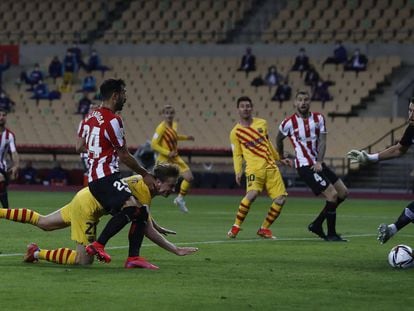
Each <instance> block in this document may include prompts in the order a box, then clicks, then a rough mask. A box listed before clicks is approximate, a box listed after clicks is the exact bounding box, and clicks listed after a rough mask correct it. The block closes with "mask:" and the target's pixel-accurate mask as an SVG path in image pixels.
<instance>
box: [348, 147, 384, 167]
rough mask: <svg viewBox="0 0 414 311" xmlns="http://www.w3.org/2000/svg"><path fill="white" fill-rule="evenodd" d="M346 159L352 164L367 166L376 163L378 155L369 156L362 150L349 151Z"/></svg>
mask: <svg viewBox="0 0 414 311" xmlns="http://www.w3.org/2000/svg"><path fill="white" fill-rule="evenodd" d="M347 157H348V159H349V160H350V162H351V163H352V164H355V163H359V164H367V163H369V162H377V161H378V153H375V154H369V153H367V152H366V151H364V150H362V151H359V150H351V151H349V152H348V154H347Z"/></svg>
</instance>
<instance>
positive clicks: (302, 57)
mask: <svg viewBox="0 0 414 311" xmlns="http://www.w3.org/2000/svg"><path fill="white" fill-rule="evenodd" d="M291 70H292V71H300V75H301V76H302V74H303V72H304V71H308V70H309V57H308V56H307V55H306V51H305V49H304V48H300V49H299V55H298V56H296V58H295V63H294V64H293V66H292V69H291Z"/></svg>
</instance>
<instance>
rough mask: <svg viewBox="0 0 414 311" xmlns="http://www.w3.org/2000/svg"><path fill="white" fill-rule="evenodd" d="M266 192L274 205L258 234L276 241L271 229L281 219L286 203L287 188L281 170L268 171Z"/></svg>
mask: <svg viewBox="0 0 414 311" xmlns="http://www.w3.org/2000/svg"><path fill="white" fill-rule="evenodd" d="M266 190H267V193H268V194H269V196H270V197H271V198H272V205H271V206H270V208H269V211H268V212H267V215H266V218H265V219H264V221H263V223H262V225H261V227H260V229H259V231H257V234H258V235H259V236H261V237H263V238H266V239H275V237H274V236H273V233H272V231H271V230H270V229H269V228H270V226H271V225H272V224H273V222H274V221H275V220H276V219H277V218H278V217H279V215H280V213H281V211H282V208H283V205H284V204H285V202H286V196H287V192H286V188H285V184H284V182H283V178H282V175H280V172H279V170H268V171H267V176H266Z"/></svg>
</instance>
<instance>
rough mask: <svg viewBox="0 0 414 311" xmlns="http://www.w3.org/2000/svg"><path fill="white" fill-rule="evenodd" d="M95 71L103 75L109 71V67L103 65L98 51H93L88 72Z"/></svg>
mask: <svg viewBox="0 0 414 311" xmlns="http://www.w3.org/2000/svg"><path fill="white" fill-rule="evenodd" d="M94 70H97V71H101V72H102V75H103V74H104V73H105V71H107V70H109V67H108V66H105V65H102V61H101V58H100V57H99V55H98V53H97V52H96V50H92V53H91V55H90V56H89V61H88V71H94Z"/></svg>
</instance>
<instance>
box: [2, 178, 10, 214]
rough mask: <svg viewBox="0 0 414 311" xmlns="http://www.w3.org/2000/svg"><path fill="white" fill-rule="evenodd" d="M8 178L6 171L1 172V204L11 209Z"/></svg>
mask: <svg viewBox="0 0 414 311" xmlns="http://www.w3.org/2000/svg"><path fill="white" fill-rule="evenodd" d="M7 186H8V178H7V173H6V172H5V171H4V170H0V202H1V205H2V206H3V208H9V197H8V194H7Z"/></svg>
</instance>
